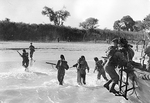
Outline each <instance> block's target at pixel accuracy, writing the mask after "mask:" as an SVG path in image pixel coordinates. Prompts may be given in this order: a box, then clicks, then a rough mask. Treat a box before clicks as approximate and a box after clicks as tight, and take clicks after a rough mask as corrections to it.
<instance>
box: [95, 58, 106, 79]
mask: <svg viewBox="0 0 150 103" xmlns="http://www.w3.org/2000/svg"><path fill="white" fill-rule="evenodd" d="M94 60H95V70H97V72H98V74H97V79H100V78H101V75H102V76H103V78H104V79H105V80H106V81H108V79H107V77H106V74H105V70H104V67H103V61H102V60H98V58H94ZM95 70H94V72H95Z"/></svg>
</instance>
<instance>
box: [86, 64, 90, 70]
mask: <svg viewBox="0 0 150 103" xmlns="http://www.w3.org/2000/svg"><path fill="white" fill-rule="evenodd" d="M86 69H87V70H88V72H89V70H90V68H89V66H88V64H87V62H86Z"/></svg>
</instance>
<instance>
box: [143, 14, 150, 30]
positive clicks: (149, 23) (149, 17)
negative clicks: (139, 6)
mask: <svg viewBox="0 0 150 103" xmlns="http://www.w3.org/2000/svg"><path fill="white" fill-rule="evenodd" d="M143 23H144V26H145V29H149V28H150V14H149V15H147V16H146V17H145V18H144V20H143Z"/></svg>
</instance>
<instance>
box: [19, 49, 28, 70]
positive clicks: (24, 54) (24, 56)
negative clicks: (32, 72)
mask: <svg viewBox="0 0 150 103" xmlns="http://www.w3.org/2000/svg"><path fill="white" fill-rule="evenodd" d="M21 56H22V58H23V61H22V66H24V67H25V68H27V67H28V66H29V58H28V53H27V52H26V51H24V50H23V53H22V55H21Z"/></svg>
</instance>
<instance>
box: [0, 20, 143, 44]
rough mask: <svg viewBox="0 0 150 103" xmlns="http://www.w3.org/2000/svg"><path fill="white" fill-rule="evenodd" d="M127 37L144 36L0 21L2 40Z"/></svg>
mask: <svg viewBox="0 0 150 103" xmlns="http://www.w3.org/2000/svg"><path fill="white" fill-rule="evenodd" d="M120 36H121V37H127V38H128V39H133V38H134V39H139V38H141V37H142V36H143V35H142V33H139V32H127V31H115V30H109V29H104V30H101V29H89V30H85V29H77V28H71V27H65V26H56V25H50V24H25V23H16V22H10V21H9V20H4V21H0V39H1V40H6V41H8V40H25V41H44V42H45V41H46V42H47V41H54V40H57V38H60V40H63V41H67V39H68V38H69V39H70V40H71V41H83V40H85V41H90V40H94V39H96V40H106V39H110V40H111V39H113V38H114V37H120Z"/></svg>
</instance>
